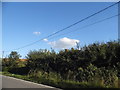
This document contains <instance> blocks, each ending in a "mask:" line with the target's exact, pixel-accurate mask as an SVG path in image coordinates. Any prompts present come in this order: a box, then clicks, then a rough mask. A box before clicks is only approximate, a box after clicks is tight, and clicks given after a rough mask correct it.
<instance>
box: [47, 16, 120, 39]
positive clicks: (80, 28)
mask: <svg viewBox="0 0 120 90" xmlns="http://www.w3.org/2000/svg"><path fill="white" fill-rule="evenodd" d="M119 15H120V14H117V15H114V16H111V17H108V18H104V19H102V20H99V21H96V22H94V23H91V24H88V25H85V26H83V27H79V28H77V29H74V30H71V31H69V32H66V33H63V34H59V35H58V36H53V37H51V38H49V40H50V39H53V38H56V37H59V36H62V35H66V34H70V33H72V32H76V31H78V30H82V29H85V28H87V27H90V26H92V25H95V24H98V23H101V22H104V21H107V20H109V19H112V18H115V17H117V16H119Z"/></svg>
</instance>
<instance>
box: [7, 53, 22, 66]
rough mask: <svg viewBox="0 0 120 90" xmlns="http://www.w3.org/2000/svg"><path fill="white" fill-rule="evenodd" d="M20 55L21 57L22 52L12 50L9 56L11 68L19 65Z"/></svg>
mask: <svg viewBox="0 0 120 90" xmlns="http://www.w3.org/2000/svg"><path fill="white" fill-rule="evenodd" d="M20 57H21V56H20V54H18V53H17V52H16V51H12V52H11V53H10V55H9V56H8V67H10V68H16V67H18V64H19V61H20V60H19V58H20Z"/></svg>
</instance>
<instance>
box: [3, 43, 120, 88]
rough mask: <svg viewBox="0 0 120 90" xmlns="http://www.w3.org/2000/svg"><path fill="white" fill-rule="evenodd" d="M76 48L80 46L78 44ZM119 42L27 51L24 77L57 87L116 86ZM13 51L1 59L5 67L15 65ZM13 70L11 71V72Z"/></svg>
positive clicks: (16, 57) (118, 70)
mask: <svg viewBox="0 0 120 90" xmlns="http://www.w3.org/2000/svg"><path fill="white" fill-rule="evenodd" d="M77 47H78V48H79V46H77ZM119 52H120V43H118V42H117V41H110V42H107V43H93V44H90V45H88V46H84V47H82V48H81V49H74V48H71V49H69V50H68V49H65V50H61V51H59V53H56V52H55V51H54V50H52V51H48V50H46V49H45V50H42V49H40V50H38V51H37V50H34V51H30V52H29V53H28V54H27V56H26V58H27V59H28V61H27V63H26V66H25V67H26V68H29V69H30V70H29V73H28V74H27V77H29V79H31V80H33V81H34V82H38V83H44V84H48V85H53V86H56V87H60V88H71V87H72V88H80V87H106V88H109V87H115V88H117V87H118V86H119V85H118V83H119V79H118V78H120V53H119ZM18 57H19V55H18V54H16V53H13V52H12V53H11V54H10V55H9V61H10V62H7V59H5V60H3V61H4V62H3V66H5V68H4V69H6V70H7V69H8V67H12V68H18V67H19V65H18V62H17V60H18ZM14 72H15V71H14V70H13V72H12V73H14Z"/></svg>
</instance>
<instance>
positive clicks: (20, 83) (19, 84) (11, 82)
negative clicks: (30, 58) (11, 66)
mask: <svg viewBox="0 0 120 90" xmlns="http://www.w3.org/2000/svg"><path fill="white" fill-rule="evenodd" d="M2 88H44V89H45V88H48V89H50V90H60V89H58V88H54V87H50V86H47V85H42V84H37V83H33V82H29V81H25V80H21V79H16V78H13V77H8V76H3V75H2Z"/></svg>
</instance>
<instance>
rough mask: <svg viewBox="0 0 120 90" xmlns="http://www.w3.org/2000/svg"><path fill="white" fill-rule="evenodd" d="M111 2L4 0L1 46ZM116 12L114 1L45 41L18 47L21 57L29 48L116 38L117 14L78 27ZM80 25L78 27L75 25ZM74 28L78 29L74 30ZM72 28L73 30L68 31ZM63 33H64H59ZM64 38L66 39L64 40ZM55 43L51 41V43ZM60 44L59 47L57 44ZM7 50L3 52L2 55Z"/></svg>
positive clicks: (8, 47) (59, 25) (50, 30)
mask: <svg viewBox="0 0 120 90" xmlns="http://www.w3.org/2000/svg"><path fill="white" fill-rule="evenodd" d="M111 4H113V3H112V2H96V3H95V2H85V3H84V2H79V3H78V2H76V3H73V2H56V3H55V2H45V3H44V2H16V3H15V2H11V3H10V2H4V3H3V7H2V9H3V11H2V19H3V20H2V30H3V42H2V44H3V50H5V51H9V50H13V49H16V48H19V47H22V46H24V45H27V44H29V43H32V42H34V41H37V40H39V39H41V38H43V37H46V36H48V35H50V34H52V33H54V32H56V31H58V30H61V29H63V28H64V27H66V26H69V25H71V24H73V23H75V22H76V21H78V20H81V19H83V18H85V17H87V16H88V15H90V14H93V13H95V12H97V11H99V10H101V9H103V8H105V7H107V6H109V5H111ZM116 14H118V8H117V5H116V6H114V7H112V8H109V9H108V10H106V11H104V12H102V13H100V14H98V15H96V16H94V17H92V18H90V19H88V20H86V21H84V22H82V23H79V24H78V25H75V26H74V27H71V28H69V29H67V30H65V31H64V32H61V33H59V34H57V35H55V36H56V37H53V38H52V39H49V38H47V40H48V41H44V40H41V41H40V42H38V43H36V44H34V45H32V46H29V47H26V48H23V49H20V50H17V51H18V52H19V53H20V54H21V55H22V56H23V57H22V58H24V56H25V55H26V54H27V53H28V52H29V51H30V50H34V49H36V50H38V49H50V48H51V47H53V48H55V50H60V48H62V47H63V46H65V45H66V46H67V45H68V46H69V48H70V45H71V46H75V45H74V42H75V41H76V40H77V41H78V42H79V43H80V46H83V45H85V44H87V45H88V44H91V43H93V42H96V41H100V42H103V41H104V42H106V41H109V40H117V38H118V17H115V18H112V19H109V20H106V21H104V22H101V23H98V24H95V25H92V26H90V27H87V28H84V29H81V27H83V26H85V25H89V24H91V23H94V22H96V21H99V20H102V19H105V18H107V17H110V16H113V15H116ZM77 28H79V29H77ZM76 29H77V31H75V30H76ZM71 30H72V33H69V34H64V33H68V32H70V31H71ZM61 34H64V35H61ZM64 41H66V42H69V43H66V42H65V43H64ZM53 44H54V45H53ZM57 47H59V49H58V48H57ZM9 53H10V52H5V54H4V56H6V55H8V54H9Z"/></svg>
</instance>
